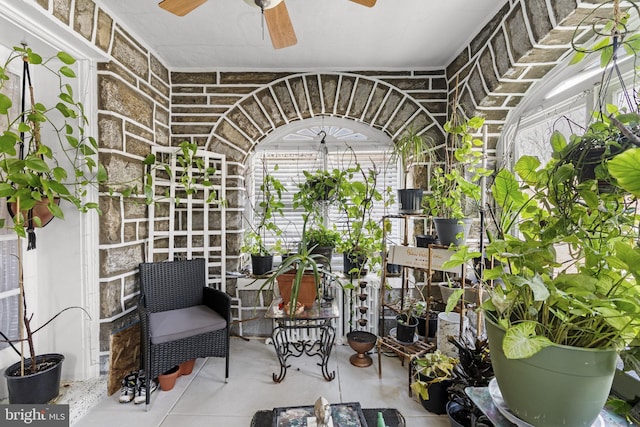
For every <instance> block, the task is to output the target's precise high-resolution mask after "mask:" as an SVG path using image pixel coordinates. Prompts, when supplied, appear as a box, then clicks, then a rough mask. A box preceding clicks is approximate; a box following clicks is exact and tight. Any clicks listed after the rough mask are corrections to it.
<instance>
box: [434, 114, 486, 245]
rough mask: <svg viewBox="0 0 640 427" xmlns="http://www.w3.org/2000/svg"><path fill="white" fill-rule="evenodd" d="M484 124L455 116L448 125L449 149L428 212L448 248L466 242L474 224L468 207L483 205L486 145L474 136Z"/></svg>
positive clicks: (437, 169)
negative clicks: (482, 179) (481, 200)
mask: <svg viewBox="0 0 640 427" xmlns="http://www.w3.org/2000/svg"><path fill="white" fill-rule="evenodd" d="M454 111H455V107H454ZM483 124H484V119H483V118H480V117H472V118H470V119H468V120H462V119H459V118H458V116H457V115H455V114H454V116H453V117H452V118H451V119H450V120H449V121H447V122H446V123H445V125H444V130H445V131H446V132H447V144H446V146H447V149H446V150H445V158H444V159H443V161H442V163H441V164H440V165H438V166H436V167H435V168H433V172H432V176H431V181H430V187H431V194H430V195H429V197H428V198H427V202H426V205H427V206H426V212H427V213H428V214H429V215H431V216H433V223H434V225H435V228H436V232H437V234H438V240H439V241H440V243H441V244H442V245H445V246H449V245H451V244H455V245H456V246H458V245H461V244H463V243H464V242H465V240H466V236H467V234H468V233H469V228H470V227H471V222H472V221H471V219H470V218H468V217H466V215H465V214H466V212H465V205H464V203H465V202H466V201H471V202H475V203H479V202H480V199H481V188H480V178H481V177H482V176H483V175H488V174H489V172H488V171H487V170H486V169H484V168H483V167H482V165H481V163H482V152H481V151H480V150H479V148H481V147H482V145H483V142H482V140H481V139H479V138H476V137H474V136H473V135H474V134H475V133H476V132H477V131H478V130H479V129H481V128H482V126H483Z"/></svg>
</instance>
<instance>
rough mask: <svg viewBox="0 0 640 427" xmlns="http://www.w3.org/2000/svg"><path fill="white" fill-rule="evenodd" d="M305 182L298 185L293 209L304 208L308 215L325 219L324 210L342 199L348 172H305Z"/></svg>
mask: <svg viewBox="0 0 640 427" xmlns="http://www.w3.org/2000/svg"><path fill="white" fill-rule="evenodd" d="M303 173H304V176H305V180H304V182H302V183H299V184H298V192H297V193H296V194H294V196H293V208H294V209H297V208H299V207H302V208H303V209H304V211H305V213H306V215H310V216H311V217H315V218H322V217H323V214H324V212H323V209H324V208H325V207H326V206H328V205H329V204H331V203H334V202H335V201H337V200H339V199H341V198H342V193H341V192H342V189H343V188H344V181H345V177H346V175H347V173H348V171H347V170H341V169H333V170H330V171H329V170H320V169H318V170H316V171H315V172H313V173H311V172H308V171H303Z"/></svg>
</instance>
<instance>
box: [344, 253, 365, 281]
mask: <svg viewBox="0 0 640 427" xmlns="http://www.w3.org/2000/svg"><path fill="white" fill-rule="evenodd" d="M342 261H343V263H344V267H343V272H344V274H345V275H347V276H349V277H360V276H364V275H366V274H367V269H366V268H364V265H365V264H366V263H367V257H366V256H364V255H358V254H350V253H347V252H345V253H344V254H343V259H342ZM354 269H355V270H354ZM352 270H353V271H354V272H353V273H350V271H352Z"/></svg>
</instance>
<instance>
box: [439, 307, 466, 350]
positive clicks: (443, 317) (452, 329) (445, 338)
mask: <svg viewBox="0 0 640 427" xmlns="http://www.w3.org/2000/svg"><path fill="white" fill-rule="evenodd" d="M462 327H463V331H464V330H466V328H468V327H469V319H467V318H466V317H465V318H464V324H463V326H462ZM437 330H438V333H437V337H436V347H437V348H438V350H440V351H441V352H442V353H444V354H446V355H447V356H449V357H458V348H457V347H456V346H455V345H453V344H452V343H450V342H449V337H450V336H454V337H459V336H460V313H453V312H451V313H445V312H442V313H438V329H437Z"/></svg>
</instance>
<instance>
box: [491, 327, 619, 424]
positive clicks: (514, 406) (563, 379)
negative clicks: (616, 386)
mask: <svg viewBox="0 0 640 427" xmlns="http://www.w3.org/2000/svg"><path fill="white" fill-rule="evenodd" d="M485 325H486V328H487V336H488V338H489V347H490V351H491V362H492V365H493V370H494V372H495V375H496V380H497V381H498V385H499V386H500V392H501V393H502V397H503V398H504V401H505V403H506V404H507V406H508V407H509V409H510V410H511V411H512V412H513V413H514V414H515V415H516V416H517V417H518V418H520V419H522V420H524V421H526V422H527V423H529V424H532V425H535V426H536V427H558V426H570V427H578V426H584V427H588V426H591V425H592V424H593V422H594V421H595V420H596V418H597V417H598V414H599V413H600V411H601V410H602V408H603V407H604V405H605V403H606V401H607V397H608V396H609V391H610V389H611V383H612V382H613V375H614V373H615V369H616V358H617V353H616V352H615V351H614V350H598V349H583V348H578V347H568V346H561V345H553V346H550V347H547V348H544V349H543V350H541V351H540V352H538V353H536V354H535V355H534V356H532V357H530V358H527V359H507V358H506V357H505V355H504V353H503V351H502V339H503V337H504V330H502V329H501V328H500V327H498V326H497V325H496V324H495V323H493V322H492V321H490V320H489V319H487V320H486V322H485Z"/></svg>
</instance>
